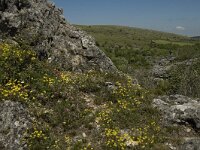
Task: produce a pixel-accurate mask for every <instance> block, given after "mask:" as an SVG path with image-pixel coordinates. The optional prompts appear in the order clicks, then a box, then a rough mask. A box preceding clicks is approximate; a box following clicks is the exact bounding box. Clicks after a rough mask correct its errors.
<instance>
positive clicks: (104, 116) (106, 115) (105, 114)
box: [95, 109, 112, 126]
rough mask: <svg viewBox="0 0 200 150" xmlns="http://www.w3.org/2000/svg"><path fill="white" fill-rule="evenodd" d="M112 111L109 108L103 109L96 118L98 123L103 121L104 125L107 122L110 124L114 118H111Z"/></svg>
mask: <svg viewBox="0 0 200 150" xmlns="http://www.w3.org/2000/svg"><path fill="white" fill-rule="evenodd" d="M110 113H111V110H109V109H106V110H103V111H101V112H100V113H99V114H98V117H97V118H96V120H95V121H96V123H99V122H101V123H103V124H102V125H103V126H105V125H106V124H110V123H111V121H112V119H111V118H110Z"/></svg>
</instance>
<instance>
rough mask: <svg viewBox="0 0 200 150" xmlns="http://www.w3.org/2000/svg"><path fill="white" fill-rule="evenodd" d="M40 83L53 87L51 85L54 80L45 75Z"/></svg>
mask: <svg viewBox="0 0 200 150" xmlns="http://www.w3.org/2000/svg"><path fill="white" fill-rule="evenodd" d="M42 81H43V82H44V83H47V84H48V85H53V84H54V83H55V80H54V79H53V78H50V77H48V75H47V74H45V75H44V76H43V79H42Z"/></svg>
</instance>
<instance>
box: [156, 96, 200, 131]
mask: <svg viewBox="0 0 200 150" xmlns="http://www.w3.org/2000/svg"><path fill="white" fill-rule="evenodd" d="M153 105H154V106H155V107H157V108H158V109H160V110H161V112H162V114H163V116H164V120H165V122H166V124H167V125H170V124H174V123H175V124H185V125H187V124H190V125H191V126H192V127H193V128H194V129H195V130H199V129H200V99H192V98H189V97H186V96H183V95H170V96H160V97H158V98H156V99H154V100H153Z"/></svg>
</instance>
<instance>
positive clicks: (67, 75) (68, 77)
mask: <svg viewBox="0 0 200 150" xmlns="http://www.w3.org/2000/svg"><path fill="white" fill-rule="evenodd" d="M60 77H61V80H62V81H64V82H65V83H69V82H70V81H71V74H70V73H64V72H62V73H61V75H60Z"/></svg>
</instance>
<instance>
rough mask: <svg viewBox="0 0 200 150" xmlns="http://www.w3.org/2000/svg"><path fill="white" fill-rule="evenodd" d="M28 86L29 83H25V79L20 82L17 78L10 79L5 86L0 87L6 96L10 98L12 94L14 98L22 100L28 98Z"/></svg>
mask: <svg viewBox="0 0 200 150" xmlns="http://www.w3.org/2000/svg"><path fill="white" fill-rule="evenodd" d="M27 87H28V85H25V84H24V82H23V81H22V82H20V81H17V80H14V81H13V80H9V82H8V83H7V84H6V85H5V86H4V87H3V88H0V93H1V95H2V96H3V97H4V98H8V97H9V98H10V97H11V96H13V97H14V98H16V97H17V98H19V99H21V100H27V99H28V90H27V89H26V88H27Z"/></svg>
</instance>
